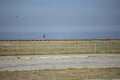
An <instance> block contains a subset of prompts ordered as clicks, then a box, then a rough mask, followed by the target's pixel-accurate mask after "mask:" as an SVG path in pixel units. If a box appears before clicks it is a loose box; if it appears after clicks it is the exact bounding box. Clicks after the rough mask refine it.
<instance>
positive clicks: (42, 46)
mask: <svg viewBox="0 0 120 80" xmlns="http://www.w3.org/2000/svg"><path fill="white" fill-rule="evenodd" d="M66 53H70V54H72V53H77V54H79V53H120V40H74V41H71V40H68V41H60V40H59V41H47V40H45V41H44V40H42V41H0V55H19V54H20V55H22V54H23V55H25V54H33V55H34V54H66Z"/></svg>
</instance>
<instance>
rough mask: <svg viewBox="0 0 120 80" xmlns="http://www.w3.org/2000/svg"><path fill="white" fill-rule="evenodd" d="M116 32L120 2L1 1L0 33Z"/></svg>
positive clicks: (118, 0)
mask: <svg viewBox="0 0 120 80" xmlns="http://www.w3.org/2000/svg"><path fill="white" fill-rule="evenodd" d="M16 16H17V17H16ZM115 31H117V32H118V31H120V0H0V32H115Z"/></svg>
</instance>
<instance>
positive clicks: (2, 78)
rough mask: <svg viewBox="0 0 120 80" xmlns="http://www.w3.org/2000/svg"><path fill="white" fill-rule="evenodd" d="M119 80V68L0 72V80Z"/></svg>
mask: <svg viewBox="0 0 120 80" xmlns="http://www.w3.org/2000/svg"><path fill="white" fill-rule="evenodd" d="M86 79H102V80H103V79H107V80H111V79H120V68H81V69H45V70H30V71H10V72H9V71H5V72H0V80H86Z"/></svg>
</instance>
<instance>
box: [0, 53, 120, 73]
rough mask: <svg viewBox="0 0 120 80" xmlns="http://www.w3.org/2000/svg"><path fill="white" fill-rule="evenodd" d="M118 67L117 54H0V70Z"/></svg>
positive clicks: (119, 62) (119, 59)
mask: <svg viewBox="0 0 120 80" xmlns="http://www.w3.org/2000/svg"><path fill="white" fill-rule="evenodd" d="M108 67H120V55H119V54H74V55H73V54H71V55H70V54H68V55H67V54H66V55H34V56H32V55H31V56H1V57H0V71H14V70H34V69H63V68H108Z"/></svg>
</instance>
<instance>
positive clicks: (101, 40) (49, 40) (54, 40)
mask: <svg viewBox="0 0 120 80" xmlns="http://www.w3.org/2000/svg"><path fill="white" fill-rule="evenodd" d="M92 40H101V41H108V40H120V39H1V40H0V41H92Z"/></svg>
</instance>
